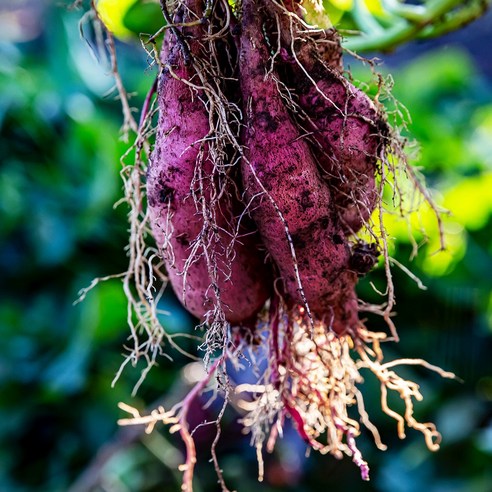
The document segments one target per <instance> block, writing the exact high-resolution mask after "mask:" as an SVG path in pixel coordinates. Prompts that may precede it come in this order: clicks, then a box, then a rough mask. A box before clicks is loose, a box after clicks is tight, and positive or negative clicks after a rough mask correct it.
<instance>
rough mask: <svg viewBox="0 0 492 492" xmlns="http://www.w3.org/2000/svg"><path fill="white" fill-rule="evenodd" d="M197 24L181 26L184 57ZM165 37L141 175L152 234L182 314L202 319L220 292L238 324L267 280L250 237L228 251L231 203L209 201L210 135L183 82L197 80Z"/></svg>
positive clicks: (193, 47) (199, 105) (251, 312)
mask: <svg viewBox="0 0 492 492" xmlns="http://www.w3.org/2000/svg"><path fill="white" fill-rule="evenodd" d="M189 3H190V2H189ZM188 7H190V5H188ZM201 29H202V27H201V26H198V27H194V28H190V29H188V30H184V31H183V33H184V35H186V36H187V37H189V38H190V42H189V44H188V46H189V47H190V53H191V55H192V56H194V55H197V53H198V52H199V50H200V49H201V47H200V43H199V39H200V35H203V34H202V31H201ZM168 36H169V34H168ZM171 40H172V41H171V42H169V41H168V42H166V43H165V46H164V49H163V54H164V56H166V59H165V60H163V65H164V68H163V70H162V73H161V75H160V79H159V85H158V102H159V111H160V114H159V122H158V131H157V136H156V144H155V148H154V151H153V153H152V156H151V161H150V164H149V169H148V175H147V197H148V206H149V215H150V222H151V226H152V231H153V235H154V238H155V240H156V243H157V245H158V247H159V250H160V251H161V254H162V256H163V258H164V260H165V264H166V269H167V274H168V277H169V280H170V283H171V285H172V287H173V289H174V291H175V293H176V295H177V297H178V298H179V299H180V300H181V302H182V303H183V305H184V306H185V307H186V308H187V309H188V311H190V312H191V313H192V314H194V315H195V316H197V317H198V318H201V319H203V318H204V316H205V315H206V313H207V312H208V311H209V310H210V309H213V307H214V304H215V303H216V301H217V297H218V296H220V304H221V306H222V308H223V310H224V313H225V317H226V319H227V320H228V321H229V322H230V323H233V324H239V323H242V322H246V321H249V320H250V319H251V318H252V317H254V316H256V314H257V313H258V312H259V310H260V309H261V308H262V306H263V304H264V303H265V301H266V299H267V297H268V295H269V286H270V284H271V281H270V279H269V277H268V274H267V270H266V267H265V265H264V261H263V256H262V254H261V253H260V252H259V251H258V248H257V239H258V237H257V236H256V235H254V234H252V233H251V231H245V230H241V231H240V237H239V238H238V239H237V240H236V241H235V242H234V247H233V248H231V239H232V232H231V228H233V227H235V220H234V217H235V216H236V214H237V212H238V210H237V207H238V204H237V203H233V200H232V198H231V199H226V196H227V194H224V198H223V199H217V200H215V201H213V200H212V197H213V196H214V195H213V193H214V186H213V183H214V182H215V181H214V180H216V179H217V176H214V175H213V162H212V161H211V157H210V154H209V146H208V143H207V142H206V141H205V138H206V137H207V136H209V133H210V122H209V114H208V111H207V108H206V106H205V103H206V98H205V95H204V93H203V92H202V91H199V90H195V89H193V88H191V87H190V86H189V85H187V84H186V83H185V82H186V81H188V82H192V83H196V84H199V80H198V77H197V76H196V73H195V72H194V69H193V64H192V63H189V64H186V63H185V60H184V58H183V52H182V49H181V46H180V45H179V43H177V42H174V44H172V42H173V41H174V39H173V35H171ZM179 79H182V80H179ZM231 194H232V193H231ZM212 202H213V203H214V205H213V204H212ZM205 203H208V207H204V206H203V205H204V204H205ZM212 215H213V218H212ZM243 229H244V228H243ZM204 243H205V244H204ZM195 245H196V247H195Z"/></svg>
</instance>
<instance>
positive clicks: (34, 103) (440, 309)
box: [0, 2, 492, 492]
mask: <svg viewBox="0 0 492 492" xmlns="http://www.w3.org/2000/svg"><path fill="white" fill-rule="evenodd" d="M26 5H27V6H28V7H26V8H29V3H28V2H27V3H26ZM80 15H81V14H80V13H79V12H76V11H75V12H74V11H68V10H64V9H62V8H60V7H49V8H48V7H47V8H46V10H45V12H44V14H43V16H42V17H41V18H40V19H39V22H40V34H39V36H36V37H35V39H32V40H30V41H29V40H28V39H26V40H25V41H24V42H18V43H13V42H2V43H1V44H0V94H1V98H0V129H1V134H0V147H1V149H2V159H1V163H0V268H1V279H2V282H1V284H0V292H1V296H0V336H1V338H2V341H3V343H2V344H1V345H0V386H1V388H2V391H1V393H0V422H1V423H0V490H1V491H5V492H28V491H29V492H30V491H37V492H58V491H60V492H61V491H66V490H69V488H70V484H73V483H74V482H75V480H76V478H77V477H79V476H80V475H81V474H82V473H83V471H84V470H87V469H88V466H89V463H90V462H91V461H92V460H96V464H97V460H98V459H100V458H101V455H98V452H100V450H101V449H105V451H104V452H106V453H109V454H110V455H111V459H109V461H108V462H107V463H106V464H105V465H104V466H103V467H99V468H98V469H97V471H98V473H99V476H97V477H96V476H95V473H94V471H93V470H94V469H93V468H89V471H90V473H89V476H91V477H92V479H94V478H97V479H98V485H97V486H95V487H94V488H93V489H91V490H100V491H103V490H104V491H135V492H140V491H153V490H156V491H157V490H160V491H175V490H179V475H180V473H179V472H178V471H177V465H178V464H179V463H180V461H181V459H182V458H181V454H180V453H181V444H180V443H179V440H178V439H177V438H174V436H169V435H168V434H167V432H166V431H162V432H161V433H157V432H156V433H154V434H152V435H151V436H146V437H144V438H135V437H136V436H133V437H132V436H131V435H129V434H128V433H124V432H123V433H122V431H118V428H117V425H116V421H117V419H118V418H119V417H121V416H122V414H121V412H120V411H119V410H118V409H117V402H119V401H125V402H131V403H132V404H134V405H136V406H140V407H143V406H144V405H145V404H147V405H150V404H151V403H152V401H153V400H154V399H157V398H161V397H162V396H163V395H164V396H166V395H167V396H168V397H169V398H170V399H171V400H173V398H174V397H173V396H172V395H168V392H169V391H172V392H180V391H183V388H182V387H181V386H180V385H182V384H184V383H182V378H181V373H180V370H181V367H182V366H183V365H184V364H185V362H186V360H185V359H183V358H182V357H181V356H179V354H172V355H173V357H174V362H170V361H168V360H167V359H164V358H163V359H162V360H161V361H160V366H159V367H157V368H154V369H153V370H152V371H151V373H150V375H149V377H148V378H147V380H146V382H145V384H144V386H143V387H142V389H141V390H140V392H139V395H138V397H137V398H136V399H132V398H131V397H130V394H131V391H132V388H133V385H134V384H135V382H136V380H137V379H138V376H139V370H140V368H136V369H132V368H128V369H127V370H126V371H125V372H124V373H123V376H122V377H121V378H120V380H119V381H118V383H117V384H116V385H115V386H114V387H113V388H112V387H111V382H112V380H113V378H114V375H115V373H116V372H117V370H118V368H119V366H120V364H121V362H122V361H123V358H122V356H121V352H122V351H123V345H124V343H125V341H126V338H127V335H128V328H127V325H126V305H125V299H124V296H123V293H122V290H121V286H120V283H119V281H118V280H112V281H109V282H106V283H103V284H101V285H99V286H98V287H97V288H96V289H94V290H93V291H92V292H91V293H90V294H89V295H88V296H87V298H86V300H85V301H84V302H83V303H81V304H77V305H76V306H74V305H73V302H74V301H75V300H76V298H77V293H78V291H79V289H81V288H82V287H85V286H87V285H88V284H89V283H90V281H91V280H92V279H93V278H94V277H97V276H104V275H109V274H113V273H119V272H121V271H123V270H124V269H125V268H126V258H125V252H124V247H125V245H126V239H127V238H126V229H127V225H126V217H125V215H126V210H125V208H124V207H123V206H121V207H119V208H117V209H113V206H112V205H113V203H114V202H116V201H117V200H118V199H119V198H120V195H121V186H122V184H121V180H120V177H119V171H120V167H121V164H120V156H121V155H122V153H123V152H124V150H125V149H126V145H125V143H123V142H121V141H120V140H119V125H120V124H121V114H120V109H119V105H118V101H116V100H115V92H114V91H112V90H111V86H112V81H111V79H110V77H108V76H107V67H105V66H104V65H103V66H101V65H98V64H97V63H96V62H95V61H94V60H93V59H92V58H91V57H90V55H89V50H88V49H87V47H86V46H84V42H83V41H82V40H81V39H80V37H79V35H78V28H77V22H78V20H79V18H80ZM118 49H119V50H120V52H121V59H120V63H121V65H122V72H123V74H124V78H125V82H126V83H127V85H128V87H129V89H130V90H131V91H134V90H135V91H136V92H137V93H138V94H139V97H140V98H141V97H142V95H143V94H145V93H146V90H147V88H148V86H149V85H150V84H151V83H152V77H153V74H152V72H150V73H149V72H148V71H147V70H146V65H145V62H146V61H145V58H144V56H143V55H142V52H141V51H140V49H139V48H138V47H134V46H128V45H126V46H125V45H119V46H118ZM392 74H393V77H394V79H395V95H396V96H397V97H398V98H399V99H400V100H401V101H402V102H403V103H404V104H405V105H406V106H407V107H408V109H409V110H410V112H411V114H412V119H413V122H412V124H411V125H410V132H411V134H412V135H413V136H414V137H415V138H416V139H417V140H418V141H419V142H420V145H421V159H420V161H419V165H420V166H422V167H423V170H424V173H425V175H426V176H427V180H428V183H429V184H430V186H431V187H432V188H433V190H434V193H435V196H436V200H437V202H438V203H439V204H442V206H444V207H449V208H450V209H451V210H452V214H451V215H450V216H449V218H447V219H446V229H447V231H448V243H449V245H450V248H451V249H450V251H451V254H448V253H439V254H438V255H436V254H434V253H435V251H436V243H435V237H436V229H435V226H433V225H432V224H431V221H432V219H429V217H430V216H429V217H428V215H427V212H425V211H424V212H422V213H421V215H420V218H419V219H418V220H420V221H422V222H424V223H425V224H426V225H428V226H429V227H430V232H431V233H432V238H431V241H430V243H429V244H427V245H425V246H423V247H422V248H421V254H420V255H419V256H418V257H417V258H416V259H415V260H413V261H411V262H410V260H409V258H410V253H411V245H410V244H409V243H408V241H407V240H406V230H404V228H402V227H401V224H400V225H398V223H396V222H395V225H394V227H393V228H392V229H391V233H392V234H394V235H395V236H396V237H397V239H398V240H397V242H396V246H395V250H394V254H395V257H396V258H397V259H398V260H399V261H400V262H401V263H403V264H405V265H407V266H410V267H411V269H412V271H413V272H414V273H415V274H416V275H417V276H418V277H419V278H421V279H422V281H423V283H424V284H425V285H427V287H428V290H427V291H426V292H422V291H420V290H419V289H418V288H417V286H416V284H415V283H414V282H413V280H412V279H410V278H409V277H408V276H407V275H406V274H405V273H404V272H402V271H399V270H398V269H397V268H395V269H394V276H395V285H396V287H397V300H398V304H397V312H398V318H397V325H398V327H399V332H400V335H401V343H400V344H399V345H395V346H391V347H388V357H397V356H401V357H422V358H424V359H426V360H428V361H429V362H431V363H434V364H438V365H441V366H442V367H444V368H445V369H447V370H451V371H454V372H456V373H457V374H458V375H459V376H460V377H461V378H462V379H463V380H464V382H463V383H458V382H450V381H443V380H441V379H440V378H439V377H437V376H435V375H432V374H429V373H427V372H426V371H424V370H422V369H419V368H409V369H405V370H404V371H403V370H402V372H403V373H404V374H405V373H407V374H408V375H409V377H411V378H412V379H414V380H417V381H419V382H420V383H421V385H422V391H423V393H424V396H425V399H424V401H423V402H421V403H419V404H417V406H416V412H417V414H418V417H419V418H424V419H427V418H428V419H433V420H436V422H437V424H438V426H439V428H440V430H441V432H442V434H443V443H442V449H441V451H440V452H439V453H437V454H431V453H430V452H429V451H427V449H426V448H425V444H424V443H423V439H422V438H421V436H420V435H419V434H417V433H416V432H409V435H408V439H407V440H406V441H404V442H399V441H398V440H397V438H396V425H395V423H394V422H393V421H391V420H389V418H388V417H387V416H385V415H383V414H382V412H381V410H380V405H379V397H378V396H376V395H378V393H379V390H378V387H377V383H376V381H374V380H373V379H372V378H371V377H370V375H367V381H366V384H365V386H364V392H365V394H366V398H367V401H368V410H369V412H370V414H371V415H373V421H374V423H375V424H376V425H378V426H379V427H380V429H381V430H382V436H383V440H384V441H385V442H386V443H387V444H389V446H390V447H389V451H387V452H386V453H382V452H379V451H376V449H375V446H374V445H373V444H372V442H371V437H370V436H369V435H366V436H365V437H364V438H363V440H362V448H363V449H362V451H363V452H364V454H365V457H366V459H367V460H368V461H369V463H370V464H371V467H372V481H371V482H370V483H363V482H361V481H360V478H359V474H358V471H357V470H356V469H355V467H354V466H353V465H352V463H350V461H349V460H344V461H342V462H336V461H335V460H333V459H332V458H329V457H326V456H318V455H314V454H313V455H312V456H311V458H310V459H309V460H307V459H306V458H305V457H304V446H303V444H302V443H301V442H299V440H298V439H296V437H295V435H294V433H292V432H290V431H289V430H287V431H286V435H285V438H284V440H283V441H281V443H280V446H279V449H278V451H277V452H276V454H275V455H274V456H268V457H267V472H266V481H265V482H264V483H263V484H258V483H257V482H256V478H255V477H256V471H255V455H254V452H253V451H252V450H251V449H250V448H249V445H248V438H247V437H246V438H245V437H244V436H241V434H240V431H239V428H238V426H237V424H236V423H235V420H236V418H237V416H236V415H234V413H233V412H232V411H231V412H229V413H228V414H226V418H225V425H224V430H223V439H222V444H221V445H220V449H219V451H220V457H219V458H220V462H221V465H222V467H223V468H224V470H225V474H226V479H228V480H229V483H230V486H231V487H236V488H238V490H240V491H242V492H244V491H248V490H261V491H274V490H291V491H294V490H295V491H318V490H319V491H322V490H323V491H324V490H327V489H330V490H340V491H341V490H351V491H378V492H412V491H417V490H418V491H420V490H425V491H426V492H465V491H466V492H485V491H488V490H492V467H491V466H490V463H491V462H492V461H491V460H492V408H491V403H492V361H491V357H490V354H491V353H492V352H491V349H492V293H491V292H492V281H491V279H492V192H491V189H492V144H491V142H492V82H491V81H490V80H489V81H487V80H485V79H484V78H482V77H481V75H480V73H479V71H478V70H477V68H476V67H474V66H473V64H472V62H471V61H470V59H469V57H468V56H467V54H466V53H465V52H462V51H459V50H447V51H440V52H432V53H429V54H428V55H426V56H424V57H422V58H420V59H418V60H415V61H412V62H411V63H410V64H408V66H406V67H404V68H402V69H398V70H394V71H392ZM132 102H133V103H134V104H135V106H136V107H138V106H139V104H140V103H141V99H138V98H137V99H135V100H133V101H132ZM433 227H434V229H433ZM440 255H441V257H440ZM442 255H447V256H442ZM442 258H445V259H444V260H443V259H442ZM381 279H382V272H378V271H377V272H375V275H374V276H373V278H372V280H373V281H374V282H378V281H380V280H381ZM360 289H361V291H362V293H363V295H365V296H366V297H370V296H371V295H374V293H373V292H372V291H371V289H370V288H369V285H368V282H367V281H366V282H362V284H361V286H360ZM167 302H168V306H167V307H168V308H169V309H170V310H171V311H172V315H171V316H170V317H169V323H170V324H173V323H174V326H175V327H176V328H175V329H176V330H178V329H180V330H183V331H186V330H191V327H192V325H191V324H190V322H189V318H188V317H186V315H185V314H183V313H182V311H179V308H178V306H177V304H175V303H174V304H173V301H172V300H171V299H168V300H167ZM370 322H371V323H374V324H373V327H377V326H379V325H378V324H377V323H380V321H378V320H372V319H371V320H370ZM391 403H392V404H394V405H396V406H397V405H398V402H397V401H392V402H391ZM197 412H198V411H197ZM197 415H199V414H198V413H197ZM196 418H199V417H196ZM206 437H207V436H206V435H205V436H204V437H203V442H202V443H201V444H200V446H201V447H200V449H199V452H200V453H201V454H202V455H203V461H204V463H202V464H201V465H200V466H199V468H198V474H197V480H196V490H197V491H198V492H200V491H215V490H218V489H217V484H216V478H215V474H214V471H213V469H212V466H211V464H210V463H207V460H208V458H209V449H210V443H209V441H207V439H206ZM115 440H116V441H115ZM115 442H116V444H114V443H115ZM111 443H113V445H112V444H111ZM207 443H208V444H207ZM108 446H113V447H112V448H111V447H108ZM207 446H208V448H207ZM97 456H99V458H97ZM96 468H97V467H96ZM91 474H92V475H91ZM79 483H80V482H79ZM84 483H89V481H87V476H86V477H85V482H84ZM73 490H75V489H73ZM77 490H83V489H77ZM85 490H89V489H87V488H86V489H85Z"/></svg>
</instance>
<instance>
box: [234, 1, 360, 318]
mask: <svg viewBox="0 0 492 492" xmlns="http://www.w3.org/2000/svg"><path fill="white" fill-rule="evenodd" d="M242 15H243V18H242V33H241V45H240V68H241V70H242V72H241V90H242V95H243V104H244V113H245V114H244V118H245V128H244V134H243V143H244V158H243V162H242V173H243V184H244V188H245V192H246V194H247V197H248V198H249V199H252V209H251V213H252V216H253V218H254V220H255V222H256V224H257V226H258V229H259V231H260V234H261V236H262V239H263V242H264V244H265V246H266V248H267V250H268V251H269V253H270V254H271V256H272V258H273V259H274V261H275V263H276V265H277V267H278V271H279V273H280V277H281V280H282V282H283V290H284V295H285V297H286V299H287V300H288V301H289V302H290V303H292V304H297V305H301V306H302V305H303V299H302V296H301V293H300V288H299V287H300V286H299V282H298V278H297V275H296V272H295V264H296V262H295V261H294V258H293V255H292V252H291V248H290V244H289V240H288V234H287V231H286V228H287V229H288V233H289V235H290V237H291V239H292V245H293V247H294V250H295V256H296V260H297V268H298V274H299V278H300V281H301V284H302V288H303V290H304V293H305V299H306V301H307V303H308V305H309V306H310V308H311V310H312V311H313V312H314V313H315V314H316V315H317V316H318V317H321V318H330V317H332V316H333V314H336V316H337V317H338V318H339V319H344V320H345V321H346V322H347V325H349V326H350V325H353V323H355V322H356V317H357V310H356V306H355V310H354V309H353V306H352V305H350V307H349V311H345V300H346V299H349V298H350V297H351V294H350V293H351V292H353V287H354V285H355V281H356V279H354V278H353V276H352V274H351V273H350V272H348V262H349V257H350V251H349V248H348V245H347V243H346V241H345V238H344V234H343V231H342V229H341V227H340V226H339V225H338V221H337V218H336V214H335V212H334V211H333V204H332V203H331V195H330V190H329V187H328V185H327V183H325V182H324V181H323V180H322V178H321V176H320V174H319V171H318V169H317V166H316V162H315V160H314V158H313V156H312V155H311V151H310V149H309V145H308V143H307V142H306V140H303V139H300V138H299V136H300V135H299V130H298V128H297V127H296V125H295V124H294V123H293V121H292V119H291V117H290V115H289V113H288V110H287V108H286V107H285V104H284V101H283V99H282V96H281V94H280V93H279V89H278V87H277V84H276V82H275V78H274V76H275V75H276V74H275V73H274V72H272V73H267V70H268V68H269V54H268V51H267V48H266V45H265V42H264V39H263V34H262V17H261V16H262V10H261V9H260V8H259V5H258V2H257V1H256V0H243V11H242ZM349 304H350V303H349ZM335 312H336V313H335Z"/></svg>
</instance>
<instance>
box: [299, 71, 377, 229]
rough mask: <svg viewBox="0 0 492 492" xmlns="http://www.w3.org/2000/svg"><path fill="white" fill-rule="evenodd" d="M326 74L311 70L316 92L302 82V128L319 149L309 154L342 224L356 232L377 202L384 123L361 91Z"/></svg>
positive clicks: (310, 83)
mask: <svg viewBox="0 0 492 492" xmlns="http://www.w3.org/2000/svg"><path fill="white" fill-rule="evenodd" d="M328 71H329V70H328V69H327V68H326V67H325V66H323V65H322V64H316V65H315V66H314V67H313V70H312V71H311V72H310V73H311V74H312V76H313V79H314V80H316V81H317V84H316V87H315V86H314V85H313V84H312V82H311V81H308V80H306V81H305V83H304V84H303V86H301V87H302V88H301V96H300V98H299V106H300V107H301V108H302V109H303V110H304V111H305V112H306V114H307V115H308V118H309V120H308V121H307V122H306V127H307V129H308V130H309V131H311V132H312V138H313V139H314V140H315V142H316V144H317V145H314V146H313V152H314V153H315V156H316V158H317V160H318V163H319V164H320V166H321V167H322V169H323V172H324V175H325V176H326V179H327V180H328V182H329V183H330V186H331V189H332V191H333V194H334V199H335V202H336V205H337V208H338V209H339V215H340V219H341V222H342V224H343V226H344V228H345V229H346V230H347V231H348V232H351V233H354V232H357V231H358V230H359V229H360V228H361V227H362V225H363V224H364V223H365V222H366V221H367V220H368V218H369V217H370V216H371V214H372V212H373V210H374V208H375V205H376V203H377V196H378V195H377V189H376V184H375V173H376V166H377V163H378V160H379V158H380V155H381V152H382V146H383V140H384V133H385V124H384V123H383V122H382V120H381V117H380V116H379V114H378V112H377V110H376V108H375V107H374V105H373V104H372V102H371V100H370V99H369V97H368V96H367V95H366V94H365V93H364V92H362V91H360V90H358V89H356V88H355V87H354V86H353V85H352V84H350V82H348V81H344V82H342V79H341V78H340V77H335V76H334V75H333V73H330V74H328V73H327V72H328ZM328 75H331V77H329V76H328ZM330 78H331V80H330Z"/></svg>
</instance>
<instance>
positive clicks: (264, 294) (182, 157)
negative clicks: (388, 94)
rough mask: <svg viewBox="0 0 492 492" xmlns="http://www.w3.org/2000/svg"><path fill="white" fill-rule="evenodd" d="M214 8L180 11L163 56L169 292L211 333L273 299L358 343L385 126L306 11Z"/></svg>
mask: <svg viewBox="0 0 492 492" xmlns="http://www.w3.org/2000/svg"><path fill="white" fill-rule="evenodd" d="M214 5H215V7H214V10H213V12H212V13H210V12H208V11H205V6H204V4H203V3H202V1H201V0H185V1H184V2H182V3H179V4H178V6H177V7H176V9H175V11H174V12H173V13H172V14H171V16H172V20H173V25H172V26H171V27H170V28H169V29H168V31H167V33H166V36H165V39H164V44H163V48H162V52H161V63H160V64H161V72H160V75H159V82H158V90H157V93H158V104H159V122H158V128H157V135H156V142H155V148H154V151H153V154H152V157H151V162H150V164H149V168H148V175H147V199H148V207H149V215H150V221H151V226H152V231H153V235H154V238H155V240H156V242H157V245H158V247H159V250H160V252H161V254H162V256H163V258H164V260H165V265H166V269H167V275H168V278H169V281H170V283H171V285H172V287H173V288H174V290H175V292H176V294H177V296H178V298H179V299H180V300H181V302H182V303H183V305H184V306H185V307H186V308H187V309H188V310H189V311H190V312H191V313H193V315H195V316H196V317H198V318H200V319H202V320H207V319H209V317H210V313H214V315H217V312H219V313H222V316H223V318H224V320H225V321H227V322H229V323H231V324H233V325H241V324H244V325H248V324H251V323H254V321H255V320H256V318H257V316H258V314H259V313H260V312H261V310H262V308H263V307H264V305H265V302H266V301H267V300H268V299H269V298H270V297H271V296H272V295H273V293H275V295H278V296H280V298H281V299H282V300H283V302H284V304H285V306H286V307H287V309H296V310H298V311H299V310H301V311H302V312H305V313H308V314H309V316H311V317H312V318H313V319H316V320H319V321H321V322H323V323H325V324H326V325H327V326H328V327H330V328H331V329H333V330H334V331H335V332H336V333H339V334H341V333H347V332H348V333H351V334H353V333H355V332H356V329H357V325H358V313H357V296H356V293H355V286H356V283H357V279H358V276H360V275H361V274H364V273H366V272H367V271H368V270H369V269H370V268H371V266H372V265H373V263H374V262H375V259H376V257H377V251H376V249H375V248H361V247H360V244H359V245H357V246H354V244H355V243H354V241H353V240H351V239H350V238H351V237H352V236H353V235H354V234H355V233H357V231H359V230H360V228H361V227H362V226H363V225H364V224H365V223H366V222H367V220H368V219H369V217H370V215H371V214H372V212H373V210H374V208H375V206H376V204H377V201H378V196H379V195H378V190H377V187H376V184H375V178H376V176H377V173H378V166H379V163H380V161H381V159H382V158H383V156H384V153H385V152H386V148H385V140H386V137H387V134H388V130H387V126H386V123H385V119H384V117H383V115H382V113H381V112H380V111H379V110H378V109H377V108H376V106H375V105H374V104H373V102H372V101H371V99H370V98H369V97H368V96H367V95H366V94H365V93H364V92H362V91H361V90H359V89H357V88H356V87H354V85H352V84H351V83H350V82H349V80H347V78H345V77H344V76H343V73H342V62H341V49H340V43H339V38H338V35H337V33H336V32H335V31H334V30H330V31H325V32H320V31H317V32H316V33H313V34H312V35H306V34H305V29H304V28H303V25H302V24H301V22H300V21H299V18H298V17H297V16H295V15H293V14H294V13H296V9H297V6H296V4H295V3H292V4H289V5H287V4H285V5H283V6H279V4H276V3H274V2H272V1H271V0H243V1H242V3H241V4H240V5H238V6H237V9H236V10H234V11H230V10H229V5H228V4H227V2H217V3H215V4H214ZM210 66H213V67H215V68H217V67H218V68H219V69H220V71H217V69H215V71H214V70H210V69H209V68H210Z"/></svg>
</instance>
